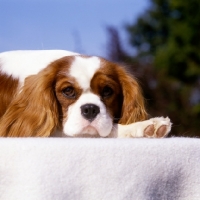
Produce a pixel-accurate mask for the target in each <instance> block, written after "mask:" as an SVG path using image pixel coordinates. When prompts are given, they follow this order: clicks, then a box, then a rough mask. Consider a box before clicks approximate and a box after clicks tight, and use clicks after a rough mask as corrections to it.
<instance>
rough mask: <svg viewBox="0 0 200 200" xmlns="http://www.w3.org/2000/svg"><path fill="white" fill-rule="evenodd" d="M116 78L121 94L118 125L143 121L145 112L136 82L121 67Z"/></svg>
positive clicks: (145, 116)
mask: <svg viewBox="0 0 200 200" xmlns="http://www.w3.org/2000/svg"><path fill="white" fill-rule="evenodd" d="M118 77H119V82H120V84H121V86H122V92H123V105H122V114H121V119H120V120H119V124H130V123H134V122H137V121H143V120H145V119H146V118H147V112H146V110H145V105H144V98H143V95H142V91H141V88H140V86H139V84H138V82H137V81H136V79H135V78H133V77H132V76H130V75H129V74H128V72H126V71H125V70H124V69H123V68H121V67H120V68H119V69H118Z"/></svg>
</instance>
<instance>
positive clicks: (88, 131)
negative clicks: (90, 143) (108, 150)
mask: <svg viewBox="0 0 200 200" xmlns="http://www.w3.org/2000/svg"><path fill="white" fill-rule="evenodd" d="M75 137H95V138H97V137H100V135H99V133H98V131H97V130H96V129H95V128H94V127H93V126H90V125H89V126H87V127H85V128H83V130H82V131H81V132H80V133H79V134H76V135H75Z"/></svg>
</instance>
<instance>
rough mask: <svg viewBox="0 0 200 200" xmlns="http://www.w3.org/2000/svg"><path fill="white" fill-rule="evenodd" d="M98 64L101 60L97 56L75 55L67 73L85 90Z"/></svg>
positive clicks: (88, 87)
mask: <svg viewBox="0 0 200 200" xmlns="http://www.w3.org/2000/svg"><path fill="white" fill-rule="evenodd" d="M100 66H101V61H100V59H99V58H98V57H95V56H94V57H82V56H76V57H75V59H74V61H73V62H72V64H71V66H70V69H69V75H70V76H71V77H73V78H74V79H75V80H76V82H77V83H78V84H79V86H80V87H81V88H82V89H83V90H84V91H86V90H89V89H90V83H91V80H92V78H93V76H94V74H95V73H96V71H98V70H99V68H100Z"/></svg>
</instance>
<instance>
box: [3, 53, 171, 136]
mask: <svg viewBox="0 0 200 200" xmlns="http://www.w3.org/2000/svg"><path fill="white" fill-rule="evenodd" d="M170 130H171V122H170V120H169V118H163V117H159V118H151V119H149V120H147V113H146V110H145V107H144V99H143V96H142V93H141V89H140V87H139V85H138V83H137V81H136V79H135V78H134V77H132V76H131V75H130V74H129V73H128V72H127V71H126V70H125V69H124V67H122V66H120V65H118V64H116V63H113V62H109V61H107V60H105V59H103V58H100V57H96V56H85V55H79V54H77V53H73V52H69V51H64V50H39V51H10V52H3V53H0V136H1V137H49V136H58V137H59V136H60V137H63V136H65V137H67V136H68V137H165V136H166V135H167V134H168V133H169V131H170Z"/></svg>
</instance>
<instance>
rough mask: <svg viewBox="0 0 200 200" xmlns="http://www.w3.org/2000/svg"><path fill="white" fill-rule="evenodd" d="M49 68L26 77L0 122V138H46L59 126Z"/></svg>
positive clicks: (52, 74) (51, 75) (52, 76)
mask: <svg viewBox="0 0 200 200" xmlns="http://www.w3.org/2000/svg"><path fill="white" fill-rule="evenodd" d="M54 76H55V75H54V73H53V70H52V69H51V68H50V67H47V68H46V69H45V70H43V71H41V72H40V73H38V74H37V75H33V76H30V77H28V78H27V79H26V80H25V83H24V86H23V88H22V90H21V92H20V94H19V95H18V96H17V97H16V98H15V99H14V100H13V101H12V102H11V104H10V106H9V108H8V110H7V111H6V113H5V114H4V115H3V117H2V119H1V122H0V136H5V137H32V136H34V137H47V136H50V134H51V132H52V131H53V130H54V128H55V127H57V126H59V120H58V119H59V116H58V105H57V102H56V98H55V95H54V91H53V81H54V78H55V77H54Z"/></svg>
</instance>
